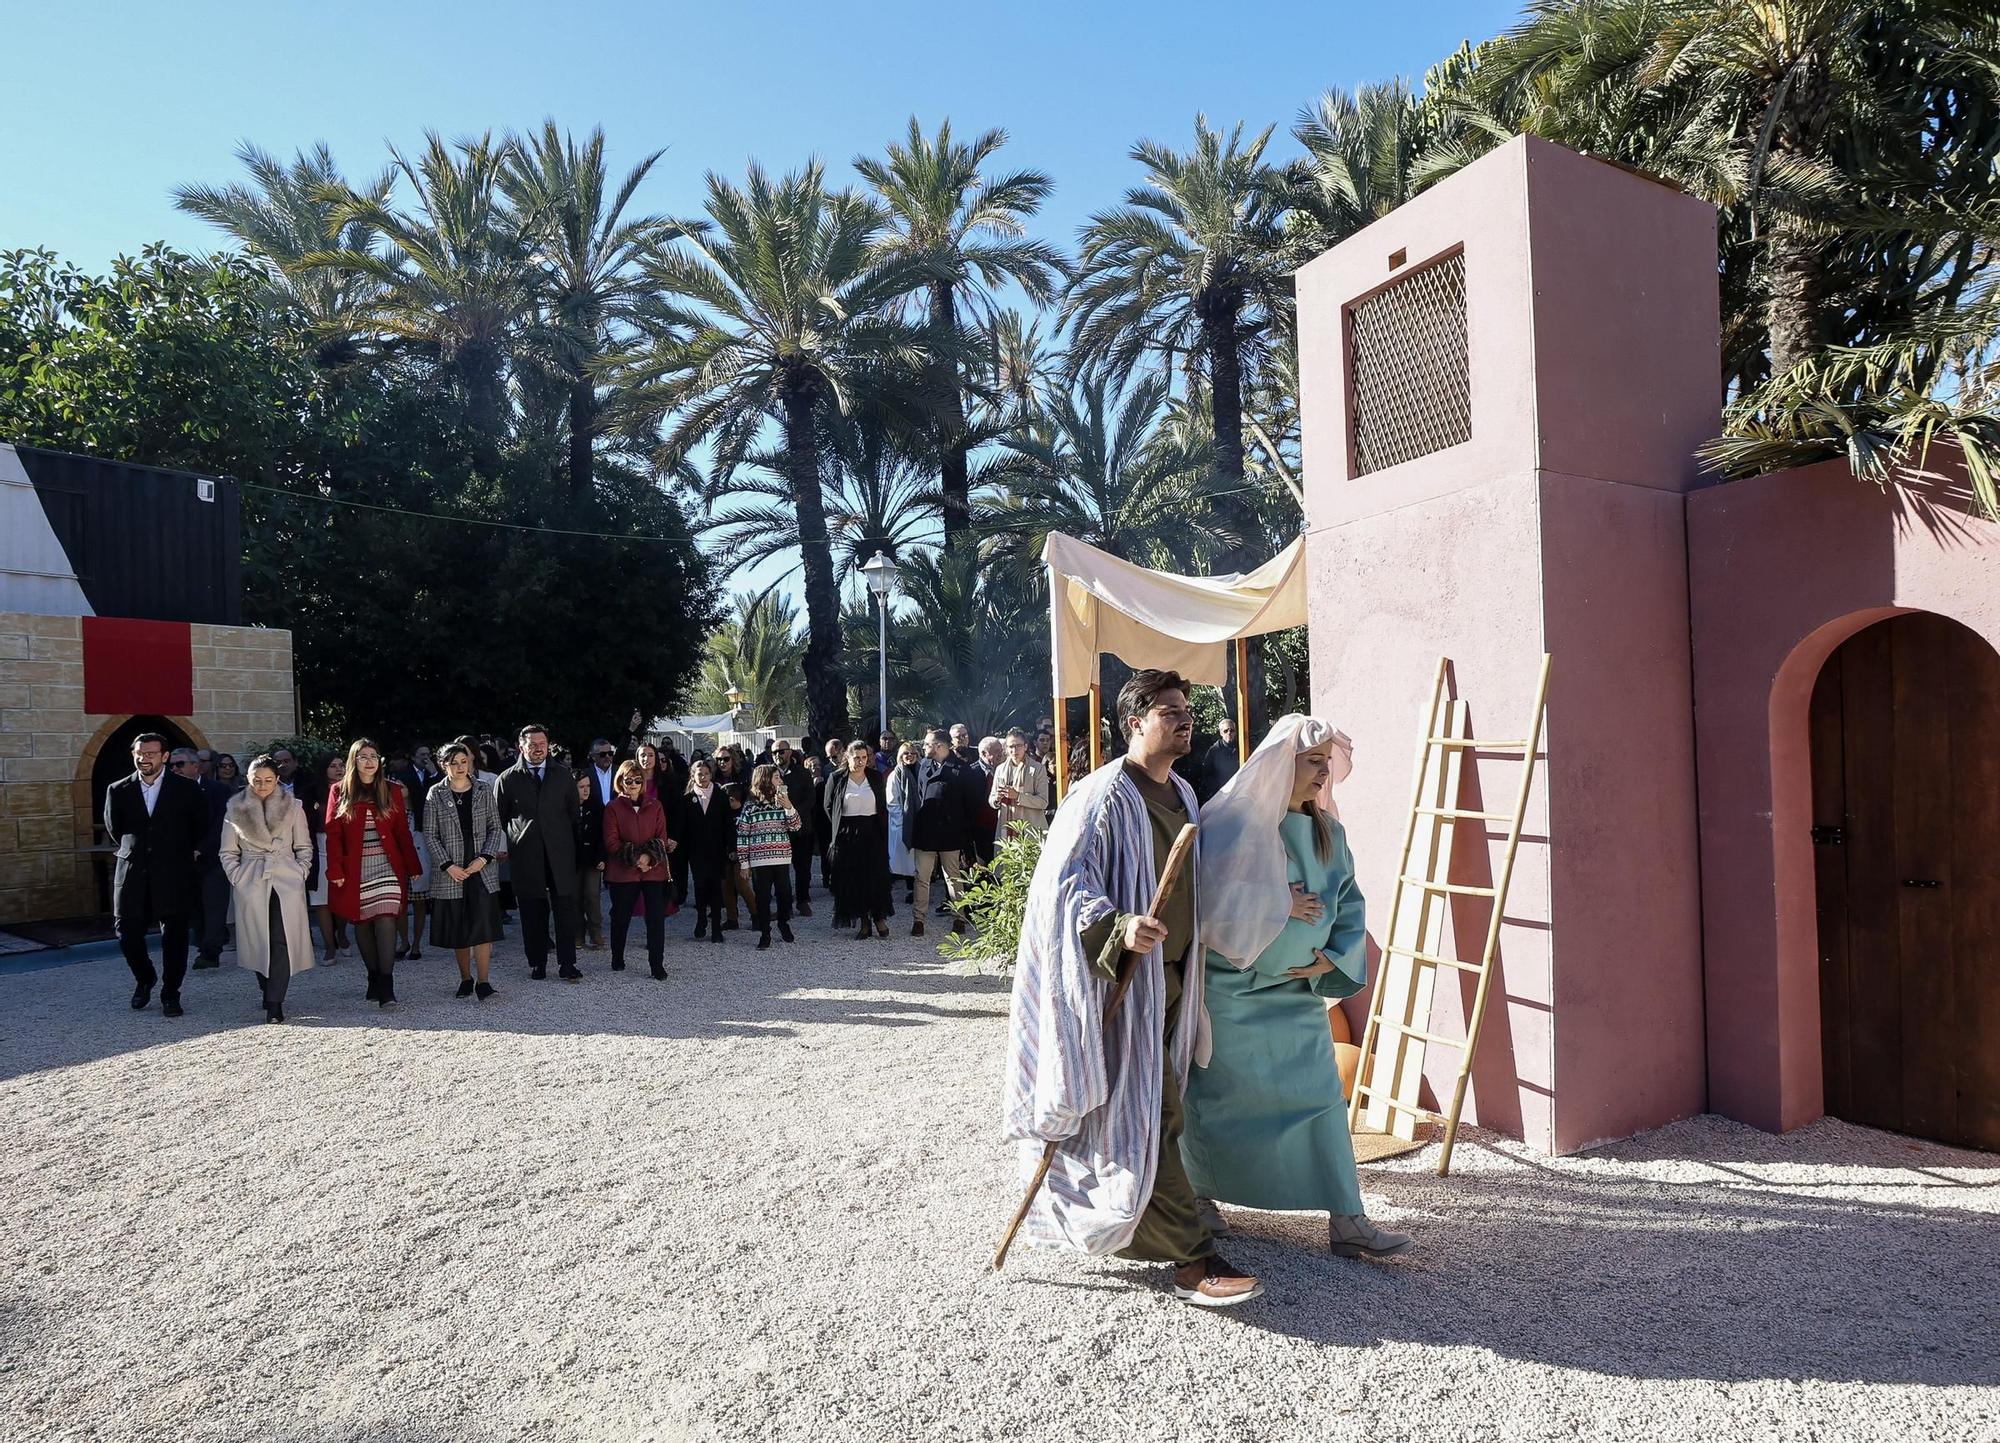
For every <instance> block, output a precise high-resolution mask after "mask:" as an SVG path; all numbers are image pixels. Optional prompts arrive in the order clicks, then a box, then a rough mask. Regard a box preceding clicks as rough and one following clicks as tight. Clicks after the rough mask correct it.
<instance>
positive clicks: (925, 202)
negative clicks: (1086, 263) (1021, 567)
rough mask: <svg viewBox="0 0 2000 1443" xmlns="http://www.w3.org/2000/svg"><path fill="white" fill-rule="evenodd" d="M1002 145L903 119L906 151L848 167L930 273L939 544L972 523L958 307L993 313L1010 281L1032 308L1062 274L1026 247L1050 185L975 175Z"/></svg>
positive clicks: (1001, 135) (1023, 174)
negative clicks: (999, 289)
mask: <svg viewBox="0 0 2000 1443" xmlns="http://www.w3.org/2000/svg"><path fill="white" fill-rule="evenodd" d="M1006 143H1007V132H1006V131H1004V130H989V131H986V132H985V133H984V134H982V135H980V136H978V137H976V138H975V139H974V140H973V141H972V142H971V144H969V145H967V144H960V143H959V142H957V141H954V140H953V139H952V134H951V122H950V121H949V120H947V121H945V122H943V123H942V124H940V125H939V126H938V131H937V135H936V136H935V137H934V138H932V137H926V136H925V135H924V133H923V131H922V129H921V128H920V127H919V126H918V124H917V119H916V117H915V116H911V117H910V128H909V135H908V137H907V139H906V141H905V142H904V143H903V144H900V145H899V144H895V143H891V144H890V146H889V150H888V156H887V158H886V159H884V160H876V159H873V158H871V157H867V156H862V157H858V158H857V159H856V160H855V162H854V168H855V169H856V170H858V171H860V172H861V175H862V178H863V179H865V180H866V181H867V182H868V184H869V185H870V186H872V187H873V188H874V190H875V194H876V195H877V196H878V197H879V198H880V200H881V202H882V204H883V206H884V207H885V208H886V209H887V211H888V214H889V225H890V234H889V236H888V237H887V238H885V240H884V243H883V246H884V249H885V251H887V252H888V253H890V254H893V255H898V256H904V257H908V258H910V259H913V260H918V261H921V262H922V263H923V264H924V265H925V266H926V267H928V269H929V271H930V275H929V279H928V282H927V284H926V287H925V296H926V301H927V319H928V321H929V323H930V327H931V330H932V331H933V332H934V333H935V339H934V342H933V350H932V356H931V362H930V366H929V368H928V370H927V373H926V377H925V380H926V385H927V389H928V390H929V392H930V394H931V397H932V401H933V404H934V406H935V408H936V411H935V422H934V424H935V428H936V438H937V452H938V465H939V472H940V488H939V489H940V491H941V493H942V499H943V508H942V509H943V517H944V545H945V549H946V550H947V551H949V550H952V549H954V548H956V547H957V546H959V545H960V544H962V543H963V542H964V541H965V539H966V537H967V534H968V530H969V527H970V525H971V515H972V513H971V489H970V482H969V480H968V472H969V461H968V454H969V452H970V451H971V449H972V447H973V446H974V445H975V444H977V442H978V440H979V439H980V438H979V437H977V436H975V435H973V434H972V433H970V432H969V431H968V429H967V426H966V413H967V409H968V407H967V404H966V394H965V392H966V386H965V380H964V376H963V373H962V371H961V369H960V366H959V362H958V359H957V349H958V332H959V326H960V313H961V309H962V308H970V309H973V310H975V311H983V312H985V313H987V314H989V315H990V313H991V312H992V310H993V299H992V291H991V288H992V287H994V286H997V285H1001V284H1003V283H1005V282H1008V281H1012V282H1013V283H1014V284H1016V285H1018V286H1019V287H1020V288H1021V290H1022V291H1023V292H1024V293H1025V294H1026V295H1027V297H1028V298H1029V299H1030V300H1032V301H1034V302H1035V303H1036V304H1037V305H1042V304H1046V303H1047V302H1048V301H1049V300H1050V299H1052V298H1053V296H1054V294H1055V282H1056V281H1057V280H1058V279H1059V278H1060V277H1061V276H1062V274H1063V261H1062V257H1061V256H1060V255H1058V254H1057V253H1056V251H1055V250H1054V248H1053V247H1051V246H1048V245H1046V244H1044V243H1043V242H1041V241H1037V240H1029V239H1027V238H1026V234H1025V224H1024V223H1025V222H1026V221H1027V219H1028V218H1029V217H1031V216H1033V215H1034V214H1035V213H1036V212H1037V211H1039V210H1040V209H1041V206H1042V201H1043V199H1044V198H1045V197H1046V196H1047V195H1048V193H1049V190H1050V186H1051V182H1050V180H1049V178H1048V177H1047V176H1046V175H1043V174H1042V173H1041V172H1040V171H1036V170H1022V171H1015V172H1013V173H1011V174H1008V175H1000V176H987V175H983V174H981V169H980V168H981V167H982V166H984V165H985V164H986V162H987V161H988V160H990V159H991V158H992V156H993V154H994V152H995V151H997V150H999V149H1000V147H1001V146H1003V145H1005V144H1006Z"/></svg>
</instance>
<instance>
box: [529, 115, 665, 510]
mask: <svg viewBox="0 0 2000 1443" xmlns="http://www.w3.org/2000/svg"><path fill="white" fill-rule="evenodd" d="M663 154H665V152H664V151H660V150H656V151H653V152H652V153H651V154H650V155H647V156H645V157H643V158H642V159H641V160H640V161H639V163H638V164H637V165H635V166H633V167H632V169H631V170H629V171H628V172H626V175H625V179H624V180H623V181H622V182H620V184H619V185H618V187H617V189H616V190H612V189H611V188H610V184H609V182H610V176H609V173H608V172H607V171H606V169H605V165H604V131H603V129H602V128H601V127H600V128H597V129H593V130H592V131H591V132H590V135H589V136H588V138H586V139H585V140H584V142H583V144H582V145H580V146H579V145H578V144H577V142H576V141H575V139H574V138H573V137H571V136H570V135H568V134H566V133H564V132H562V131H559V130H558V129H557V128H556V124H555V122H554V121H552V120H551V121H545V122H544V123H543V125H542V129H541V131H540V133H538V134H537V135H535V136H534V137H533V138H532V139H531V140H528V141H525V142H519V143H517V144H516V145H515V147H514V149H513V151H512V154H511V155H510V156H509V157H508V161H507V165H506V168H505V171H504V173H503V176H502V180H501V184H502V186H503V187H504V189H505V190H506V193H507V195H508V197H509V199H511V200H512V202H513V204H514V206H515V208H516V209H517V210H518V211H519V212H520V213H521V214H522V215H524V216H528V217H532V218H533V220H534V223H535V224H534V235H535V260H536V262H537V263H538V264H539V266H540V268H541V271H542V294H541V304H542V307H543V331H544V334H545V336H546V338H547V340H548V342H549V347H550V350H551V351H552V353H553V359H554V361H555V364H556V365H557V367H558V368H559V370H560V372H561V373H562V375H563V378H564V379H565V381H566V382H567V383H568V390H569V405H568V412H569V458H568V459H569V493H570V496H571V498H572V499H575V498H580V497H583V496H587V495H589V494H590V491H591V460H592V444H591V443H592V441H593V439H594V437H595V436H596V435H597V433H598V430H599V425H598V411H599V405H598V394H597V387H598V376H597V372H598V368H599V367H600V365H601V363H602V361H603V358H604V356H605V354H606V352H607V351H608V350H609V349H610V348H611V342H612V333H613V330H614V328H616V327H618V326H620V325H622V324H625V323H629V322H630V321H631V320H632V318H633V317H634V315H635V314H636V309H637V307H638V305H639V303H640V301H641V300H642V298H643V297H644V295H645V291H644V290H643V288H642V287H641V284H640V279H639V267H638V259H639V257H640V255H641V254H642V253H644V252H645V251H646V250H648V249H649V248H651V247H652V246H654V245H655V244H657V243H658V241H659V240H660V239H662V237H663V234H664V231H665V222H664V221H663V220H661V219H660V218H659V217H657V216H640V217H636V218H633V219H630V220H628V219H626V218H625V208H626V206H628V205H629V204H631V201H632V195H633V192H634V191H636V190H637V189H638V188H639V184H640V182H642V181H643V180H645V178H646V175H647V172H649V171H650V170H652V168H653V165H654V163H655V162H656V161H658V160H659V158H660V157H661V156H662V155H663Z"/></svg>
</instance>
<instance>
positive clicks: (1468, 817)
mask: <svg viewBox="0 0 2000 1443" xmlns="http://www.w3.org/2000/svg"><path fill="white" fill-rule="evenodd" d="M1417 815H1418V816H1420V817H1446V818H1449V819H1450V820H1451V821H1454V822H1512V821H1513V820H1514V814H1513V813H1512V812H1468V811H1464V810H1462V809H1461V808H1458V807H1418V808H1417Z"/></svg>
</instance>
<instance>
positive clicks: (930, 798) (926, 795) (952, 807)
mask: <svg viewBox="0 0 2000 1443" xmlns="http://www.w3.org/2000/svg"><path fill="white" fill-rule="evenodd" d="M985 805H986V796H985V793H984V792H983V791H982V790H981V789H980V786H979V769H978V768H977V767H967V766H966V765H965V764H964V763H963V762H961V761H960V760H959V759H958V758H957V757H956V756H952V757H948V758H946V759H945V760H944V761H938V760H936V759H935V758H932V757H926V758H924V760H923V761H921V762H919V763H918V764H917V785H916V790H915V791H914V792H913V793H912V794H911V796H910V798H909V800H908V801H906V802H905V803H904V804H903V835H904V838H905V840H907V841H908V842H909V844H910V849H911V850H912V851H917V852H966V851H970V850H971V848H972V834H973V828H974V827H975V825H976V824H977V823H978V820H979V809H980V808H982V807H984V806H985Z"/></svg>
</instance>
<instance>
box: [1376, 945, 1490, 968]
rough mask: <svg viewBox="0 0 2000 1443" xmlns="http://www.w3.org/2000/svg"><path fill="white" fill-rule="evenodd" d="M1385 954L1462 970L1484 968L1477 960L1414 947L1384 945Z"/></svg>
mask: <svg viewBox="0 0 2000 1443" xmlns="http://www.w3.org/2000/svg"><path fill="white" fill-rule="evenodd" d="M1382 951H1383V954H1384V955H1385V956H1391V957H1407V958H1409V959H1410V960H1411V961H1412V962H1428V963H1430V964H1431V966H1433V967H1456V968H1457V969H1458V970H1459V971H1461V972H1479V971H1483V970H1484V969H1483V968H1481V967H1480V965H1479V964H1478V963H1477V962H1462V961H1460V960H1459V959H1458V958H1456V957H1433V956H1432V955H1431V954H1430V953H1428V952H1419V951H1417V949H1416V948H1414V947H1384V948H1383V949H1382Z"/></svg>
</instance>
